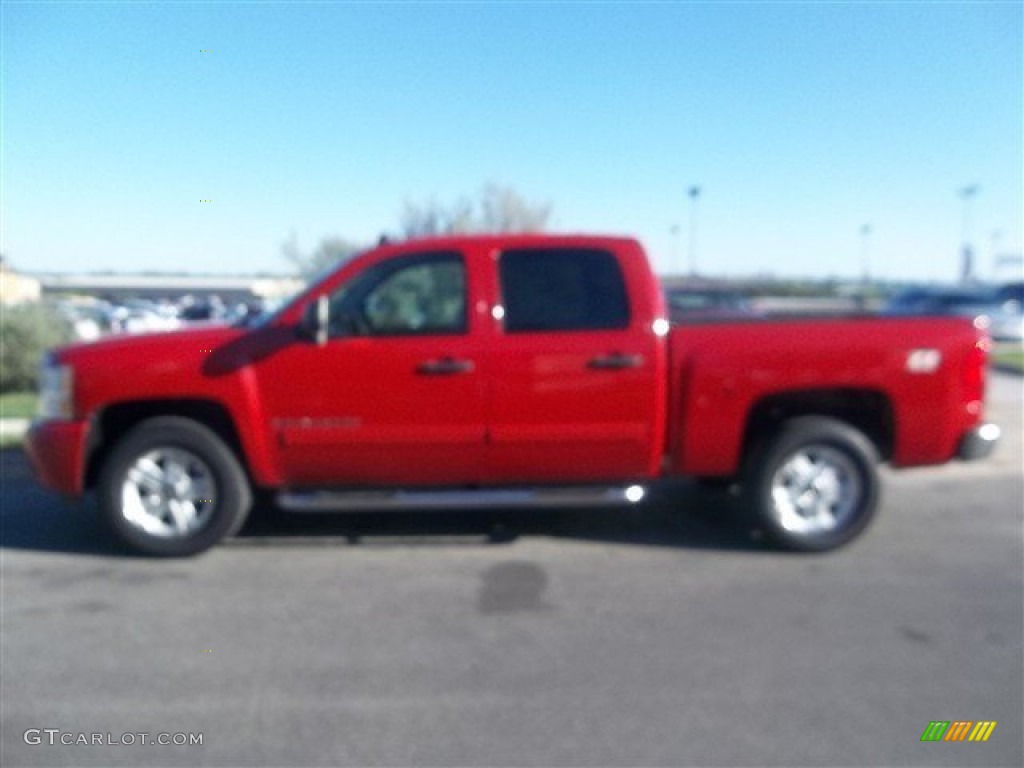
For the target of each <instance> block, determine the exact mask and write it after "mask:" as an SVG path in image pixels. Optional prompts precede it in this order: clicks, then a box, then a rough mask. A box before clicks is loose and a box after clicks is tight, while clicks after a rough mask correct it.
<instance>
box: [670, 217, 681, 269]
mask: <svg viewBox="0 0 1024 768" xmlns="http://www.w3.org/2000/svg"><path fill="white" fill-rule="evenodd" d="M668 231H669V234H670V235H671V236H672V258H671V259H670V260H669V269H668V271H669V272H671V271H672V270H674V269H675V268H676V263H677V262H678V259H679V225H678V224H673V225H672V226H671V227H669V229H668Z"/></svg>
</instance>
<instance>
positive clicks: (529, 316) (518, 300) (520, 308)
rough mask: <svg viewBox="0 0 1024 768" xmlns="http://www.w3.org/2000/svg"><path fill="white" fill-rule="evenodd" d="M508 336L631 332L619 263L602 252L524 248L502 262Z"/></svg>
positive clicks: (596, 250)
mask: <svg viewBox="0 0 1024 768" xmlns="http://www.w3.org/2000/svg"><path fill="white" fill-rule="evenodd" d="M498 269H499V274H500V277H501V293H502V303H503V305H504V308H505V331H506V333H531V332H540V331H589V330H612V329H616V328H626V327H627V326H628V325H629V299H628V298H627V295H626V286H625V283H624V281H623V279H622V271H621V270H620V268H619V262H618V260H617V259H616V258H615V257H614V256H613V255H612V254H611V253H609V252H608V251H603V250H600V249H596V248H522V249H512V250H508V251H505V252H504V253H502V254H501V260H500V262H499V268H498Z"/></svg>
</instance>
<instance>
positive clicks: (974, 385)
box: [963, 336, 991, 416]
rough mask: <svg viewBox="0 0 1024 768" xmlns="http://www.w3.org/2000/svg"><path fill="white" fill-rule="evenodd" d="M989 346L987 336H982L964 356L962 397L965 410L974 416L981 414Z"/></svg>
mask: <svg viewBox="0 0 1024 768" xmlns="http://www.w3.org/2000/svg"><path fill="white" fill-rule="evenodd" d="M990 346H991V342H990V341H989V339H988V337H987V336H983V337H982V338H980V339H978V340H977V342H975V344H974V347H973V348H972V349H971V351H970V352H968V353H967V356H966V357H965V358H964V370H963V399H964V402H965V403H966V408H967V412H968V413H970V414H972V415H974V416H980V415H981V405H982V401H983V400H984V399H985V366H986V365H987V363H988V350H989V347H990Z"/></svg>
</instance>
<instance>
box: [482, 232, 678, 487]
mask: <svg viewBox="0 0 1024 768" xmlns="http://www.w3.org/2000/svg"><path fill="white" fill-rule="evenodd" d="M637 251H638V253H637V254H636V255H637V257H638V259H639V261H641V262H643V255H642V252H639V248H637ZM642 269H643V270H645V274H647V275H648V277H649V271H646V270H647V267H646V262H643V266H642ZM497 279H498V286H497V293H498V296H499V298H498V304H497V307H496V309H495V312H494V319H495V328H494V329H493V330H494V335H493V339H494V341H493V344H492V345H491V347H490V357H489V366H488V367H489V374H490V382H489V387H488V400H489V402H488V409H489V414H490V416H489V425H488V446H487V452H486V455H487V479H488V481H489V482H492V483H502V482H512V483H519V482H545V481H547V482H588V481H593V482H606V481H611V480H619V479H631V478H642V477H647V476H650V475H651V474H652V473H653V472H656V471H657V461H658V459H657V455H658V452H659V451H660V449H661V445H660V436H661V432H660V431H659V430H660V423H661V422H660V420H662V419H663V413H662V410H661V409H662V407H663V406H662V405H661V403H662V400H663V397H662V393H663V386H662V383H661V382H662V380H663V378H664V376H665V371H664V367H663V358H662V357H661V355H662V351H661V350H662V347H661V343H662V341H663V340H662V339H658V338H656V337H655V335H654V333H653V331H652V330H651V320H652V319H653V318H652V317H651V316H650V312H651V307H647V306H638V304H639V303H640V302H637V301H631V292H630V288H632V290H633V294H637V293H639V286H638V285H633V286H629V285H628V284H627V280H626V275H625V274H624V271H623V265H622V263H620V260H619V258H617V256H616V254H614V253H613V252H612V251H610V250H606V249H604V248H601V247H570V246H562V245H541V246H537V247H523V248H520V247H517V248H506V249H504V250H503V251H502V252H500V253H499V254H498V256H497Z"/></svg>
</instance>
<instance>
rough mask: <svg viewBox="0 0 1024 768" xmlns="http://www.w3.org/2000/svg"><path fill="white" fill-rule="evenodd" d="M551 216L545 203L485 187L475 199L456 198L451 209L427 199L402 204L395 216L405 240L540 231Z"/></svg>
mask: <svg viewBox="0 0 1024 768" xmlns="http://www.w3.org/2000/svg"><path fill="white" fill-rule="evenodd" d="M550 217H551V206H550V205H549V204H547V203H541V204H538V203H531V202H529V201H527V200H526V199H525V198H524V197H523V196H522V195H520V194H519V193H518V192H516V191H515V190H514V189H512V188H511V187H505V186H501V185H498V184H487V185H486V186H484V188H483V189H482V190H481V191H480V194H479V196H478V198H477V199H476V200H475V201H474V200H470V199H467V198H460V199H459V200H457V201H456V202H455V203H454V204H453V205H451V206H444V205H441V204H439V203H438V202H437V201H436V200H434V199H431V200H429V201H428V202H426V203H412V202H409V201H406V203H405V206H404V207H403V209H402V214H401V216H400V217H399V219H400V226H401V230H402V234H403V235H404V236H405V237H429V236H431V235H446V234H460V233H465V232H542V231H543V230H544V229H545V228H546V227H547V223H548V219H549V218H550Z"/></svg>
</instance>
